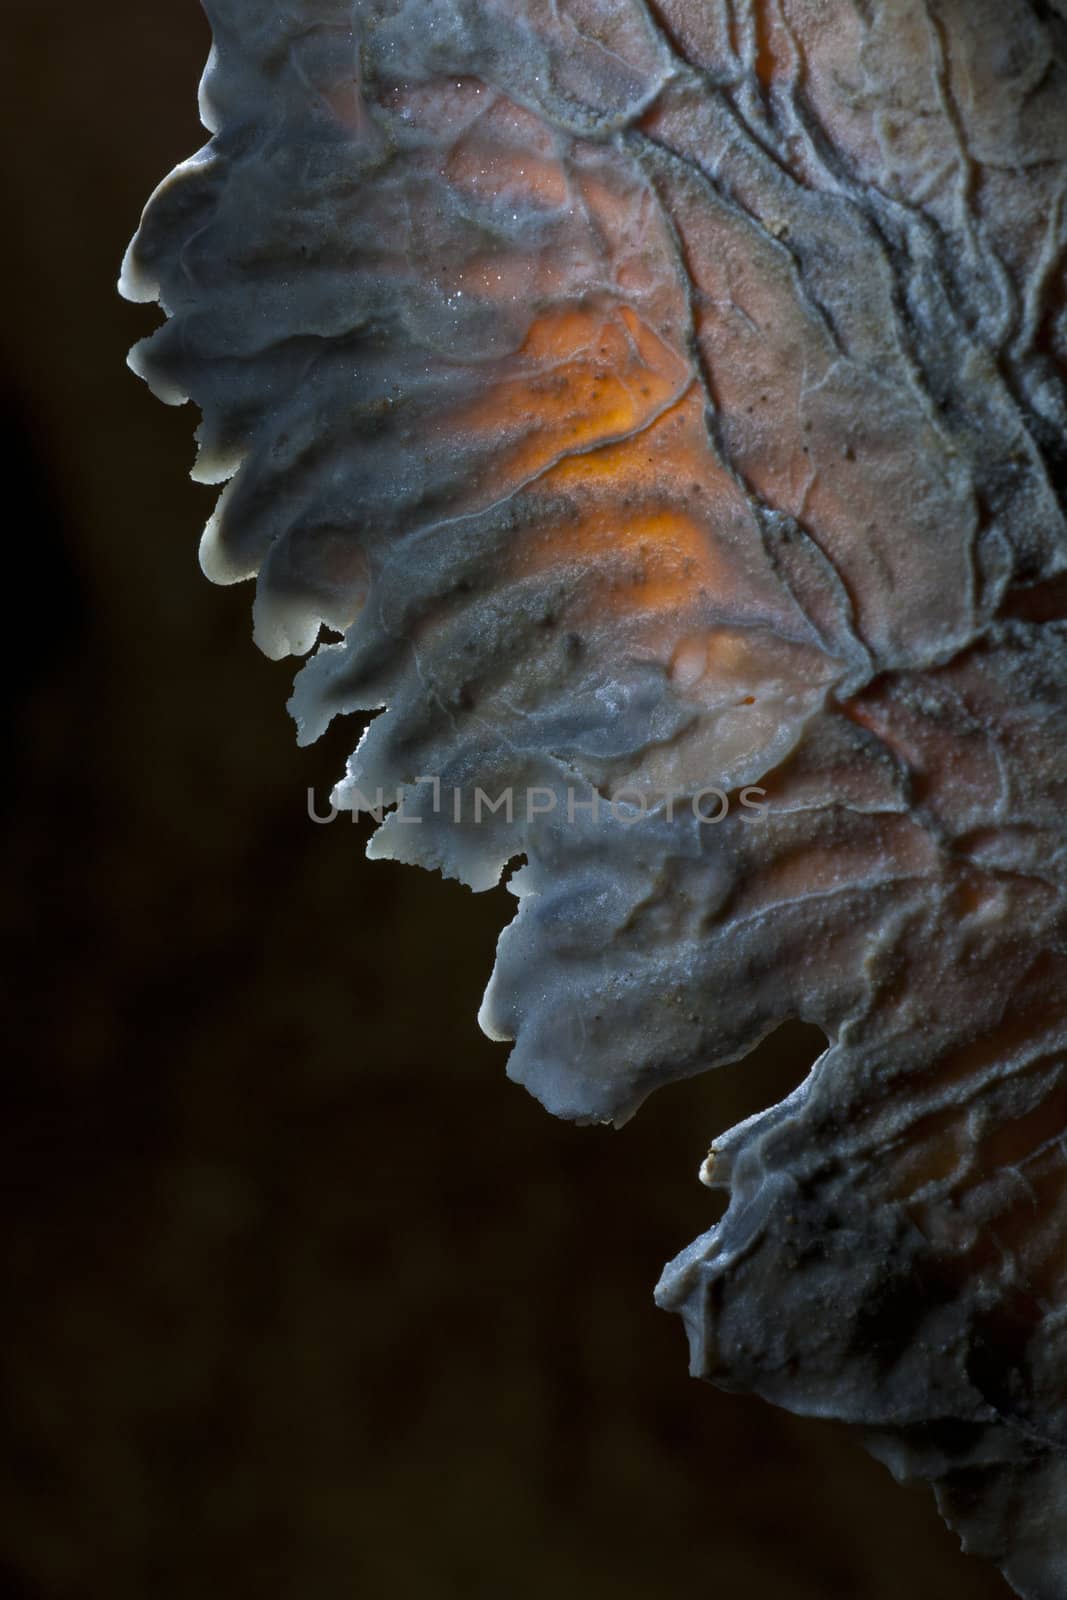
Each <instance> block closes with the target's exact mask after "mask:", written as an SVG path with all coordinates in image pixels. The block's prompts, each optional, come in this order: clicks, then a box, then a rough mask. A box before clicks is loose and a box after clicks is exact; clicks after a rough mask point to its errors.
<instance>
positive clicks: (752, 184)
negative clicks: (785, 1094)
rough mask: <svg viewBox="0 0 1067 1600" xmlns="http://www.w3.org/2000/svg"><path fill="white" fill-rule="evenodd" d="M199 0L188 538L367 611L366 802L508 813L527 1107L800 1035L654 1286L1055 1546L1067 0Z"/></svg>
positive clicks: (346, 619)
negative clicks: (775, 1034)
mask: <svg viewBox="0 0 1067 1600" xmlns="http://www.w3.org/2000/svg"><path fill="white" fill-rule="evenodd" d="M207 9H208V11H209V14H210V17H211V21H212V25H213V29H214V35H215V49H214V52H213V55H212V60H211V63H210V65H209V69H208V73H207V75H206V77H205V81H204V87H203V92H202V115H203V119H204V121H205V124H206V125H207V126H208V128H209V129H210V130H211V131H212V134H213V138H212V140H211V142H210V143H209V145H208V146H207V147H206V149H205V150H204V151H203V152H202V153H201V154H200V155H199V156H197V157H195V158H194V159H193V160H191V161H190V162H188V163H186V164H185V165H184V166H183V167H181V168H179V169H178V170H177V172H175V173H174V174H173V175H172V176H171V177H170V178H169V179H168V180H167V181H166V182H165V183H164V184H163V185H162V187H161V188H160V190H159V191H158V192H157V194H156V195H155V196H154V198H153V200H152V202H151V204H150V206H149V208H148V210H147V212H146V216H145V219H144V222H143V224H142V227H141V230H140V232H139V234H138V236H137V239H136V240H135V241H134V244H133V246H132V247H131V251H130V254H129V257H128V259H127V263H126V266H125V269H124V274H123V288H124V292H126V293H127V294H128V295H129V296H131V297H132V298H137V299H158V300H159V302H160V304H161V305H162V306H163V308H164V310H165V311H166V312H167V314H168V317H169V321H168V322H167V324H166V325H165V326H164V327H163V328H162V329H161V330H160V331H159V332H158V333H157V334H155V335H154V336H153V337H152V338H151V339H150V340H148V341H146V342H145V343H144V344H143V345H141V346H139V347H138V348H137V350H136V351H135V352H134V356H133V358H132V360H133V364H134V366H135V368H136V370H138V371H139V372H141V373H142V374H143V375H144V376H145V377H146V378H147V379H148V381H149V382H150V383H151V384H152V386H153V388H154V389H155V390H156V392H157V393H158V394H159V395H160V397H161V398H163V399H165V400H167V401H170V402H178V401H181V400H184V399H186V398H191V399H193V400H194V401H195V402H196V404H197V405H198V406H199V407H200V408H201V410H202V412H203V417H204V420H203V424H202V427H201V430H200V455H199V460H198V465H197V469H196V474H197V476H199V477H200V478H201V479H203V480H204V481H208V482H221V481H223V480H224V479H227V478H229V479H231V481H230V482H229V483H228V486H227V488H226V489H225V490H224V492H223V494H222V497H221V499H220V502H219V506H218V509H217V511H216V514H215V516H214V517H213V518H212V521H211V523H210V525H209V527H208V530H207V532H206V534H205V538H204V542H203V546H202V561H203V565H204V567H205V570H206V571H207V572H208V574H209V576H211V577H213V578H215V579H216V580H218V581H222V582H234V581H238V580H240V579H243V578H247V577H251V576H253V575H255V576H256V581H257V595H256V605H255V613H256V637H257V640H258V642H259V643H260V645H261V646H262V648H263V649H264V650H266V651H267V652H268V653H269V654H271V655H274V656H279V655H284V654H286V653H293V654H305V653H307V652H308V651H309V650H311V649H312V647H313V646H314V645H315V644H316V641H317V640H318V637H319V634H320V630H321V628H322V626H323V625H325V627H326V628H327V629H329V630H332V631H333V633H335V634H340V635H342V637H341V638H340V640H339V641H338V642H323V643H321V644H319V645H318V648H317V650H316V651H315V654H314V655H313V656H312V658H311V660H310V661H309V662H308V664H307V665H306V666H305V667H304V669H303V671H302V672H301V674H300V676H299V678H298V680H297V685H296V689H295V693H294V700H293V710H294V714H295V716H296V719H297V722H298V724H299V726H300V729H301V737H302V739H305V740H308V739H313V738H315V737H316V736H317V734H318V733H319V732H320V731H321V730H322V729H323V727H325V725H326V724H327V722H329V720H330V719H331V718H332V717H334V716H336V715H339V714H343V713H346V712H352V711H356V710H367V709H379V708H384V709H382V710H381V715H379V716H377V717H376V718H375V719H374V721H373V723H372V724H371V726H370V728H369V730H368V732H367V734H366V735H365V736H364V738H363V740H362V741H361V743H360V745H359V748H358V749H357V751H356V752H355V754H354V755H353V757H352V760H351V762H350V765H349V771H348V774H347V777H346V779H345V781H344V782H343V783H342V784H341V785H340V787H339V794H338V800H339V803H341V804H348V805H352V806H356V807H359V806H364V807H367V806H370V805H371V804H374V803H375V802H376V801H377V800H378V797H379V793H380V795H381V796H383V797H384V801H385V804H386V805H388V804H389V802H390V801H391V800H394V799H396V798H399V799H400V801H401V802H402V803H401V805H400V806H399V808H398V809H396V810H393V811H392V812H391V813H390V814H389V815H388V816H387V817H386V819H385V821H384V822H383V825H382V827H381V828H380V830H379V832H378V834H377V835H376V836H375V840H374V844H373V846H372V853H375V854H379V855H388V856H393V857H395V858H398V859H403V860H409V861H413V862H419V863H421V864H423V865H427V866H431V867H437V868H439V869H440V870H442V871H443V872H445V873H447V874H449V875H452V876H455V877H459V878H461V879H462V880H463V881H465V882H467V883H468V884H470V885H471V886H472V887H473V888H476V889H481V888H486V887H488V886H489V885H491V884H493V883H495V882H497V881H498V880H499V877H500V875H501V873H502V872H503V871H504V870H505V868H506V867H507V866H508V864H509V863H514V862H515V861H517V860H519V859H520V858H521V859H523V860H524V861H525V865H524V866H523V867H522V868H521V870H520V871H518V872H517V873H516V874H515V875H514V877H513V878H512V879H511V885H512V887H513V888H514V890H515V892H516V894H517V896H518V898H519V913H518V916H517V917H516V919H515V921H514V922H513V923H512V925H511V927H510V928H508V929H507V931H506V932H505V934H504V935H503V937H502V940H501V944H500V949H499V952H498V959H497V965H496V970H495V972H494V975H493V979H492V982H491V984H490V988H489V991H488V994H487V997H486V1002H485V1006H484V1010H483V1023H484V1026H485V1027H486V1028H487V1030H488V1031H489V1032H490V1033H491V1034H493V1035H494V1036H496V1037H500V1038H504V1039H510V1040H514V1041H515V1043H514V1048H513V1051H512V1054H511V1058H510V1065H509V1072H510V1073H511V1074H512V1076H514V1077H515V1078H517V1079H519V1080H520V1081H522V1082H524V1083H525V1084H526V1085H527V1086H528V1087H529V1088H530V1089H531V1090H532V1092H533V1093H534V1094H536V1095H537V1096H538V1097H539V1098H540V1099H541V1100H542V1101H543V1102H544V1103H545V1104H546V1106H548V1108H549V1109H550V1110H552V1111H554V1112H557V1113H559V1114H561V1115H564V1116H568V1117H571V1118H575V1119H578V1120H587V1121H614V1122H620V1121H622V1120H624V1119H625V1118H626V1117H628V1116H629V1115H631V1114H632V1112H633V1111H634V1110H635V1109H636V1108H637V1106H638V1105H639V1104H640V1102H641V1101H642V1100H643V1099H644V1098H645V1097H646V1096H647V1095H648V1094H649V1093H650V1092H651V1091H652V1090H653V1089H655V1088H656V1087H657V1086H659V1085H661V1084H663V1083H666V1082H669V1081H671V1080H672V1079H677V1078H680V1077H684V1076H689V1075H692V1074H694V1073H697V1072H700V1071H703V1070H704V1069H705V1068H707V1067H710V1066H714V1065H715V1064H717V1063H720V1062H726V1061H731V1060H736V1059H737V1058H739V1057H741V1056H743V1055H745V1054H746V1053H747V1052H748V1051H749V1050H750V1049H752V1048H753V1047H754V1046H755V1044H756V1043H758V1041H759V1040H760V1039H761V1038H763V1037H764V1036H765V1035H766V1034H767V1033H768V1032H769V1031H770V1030H771V1029H772V1028H773V1027H774V1026H776V1025H777V1024H778V1023H779V1022H781V1021H782V1020H784V1019H787V1018H790V1017H799V1018H802V1019H804V1020H806V1021H809V1022H814V1023H817V1024H818V1025H819V1026H820V1027H821V1028H822V1029H823V1030H824V1031H825V1033H826V1035H827V1039H828V1049H827V1051H826V1053H825V1054H824V1055H823V1056H822V1057H821V1058H820V1060H819V1061H818V1062H817V1064H816V1066H815V1067H814V1068H813V1070H812V1072H811V1074H810V1076H809V1078H808V1079H807V1081H806V1082H805V1083H804V1084H803V1085H802V1087H801V1088H800V1089H799V1090H797V1091H796V1093H794V1094H793V1095H792V1096H791V1097H790V1098H789V1099H788V1100H787V1101H785V1102H783V1103H782V1104H780V1105H778V1106H775V1107H773V1108H771V1109H770V1110H768V1111H767V1112H766V1113H765V1114H763V1115H761V1116H758V1117H755V1118H753V1119H751V1120H749V1121H748V1122H745V1123H743V1124H742V1125H741V1126H739V1127H738V1128H736V1129H734V1130H733V1132H732V1133H730V1134H728V1135H726V1136H725V1137H723V1138H721V1139H720V1140H718V1141H717V1144H716V1146H715V1148H714V1149H713V1151H712V1153H711V1155H710V1156H709V1159H708V1162H707V1164H706V1167H705V1170H704V1177H705V1180H706V1181H707V1182H709V1183H711V1184H712V1185H713V1186H716V1187H719V1186H721V1187H723V1188H724V1189H725V1191H726V1192H727V1194H728V1197H729V1204H728V1208H727V1211H726V1213H725V1216H724V1217H723V1220H722V1221H721V1223H720V1224H719V1225H718V1226H717V1227H715V1228H714V1229H713V1230H712V1231H711V1232H710V1233H709V1234H707V1235H705V1236H704V1237H703V1238H701V1239H699V1240H698V1241H696V1243H695V1244H694V1245H692V1246H691V1247H690V1249H689V1250H687V1251H686V1252H684V1253H683V1255H682V1256H680V1257H679V1258H678V1259H677V1260H676V1261H675V1262H674V1263H672V1264H671V1265H670V1266H669V1267H668V1268H667V1270H666V1272H665V1274H664V1277H663V1280H662V1282H661V1285H660V1288H659V1291H658V1293H659V1297H660V1299H661V1303H663V1304H664V1305H667V1306H670V1307H672V1308H674V1309H677V1310H679V1311H680V1312H681V1313H682V1315H683V1317H684V1318H685V1321H686V1325H687V1328H688V1330H689V1335H690V1343H691V1348H692V1353H693V1368H694V1371H696V1372H698V1373H700V1374H701V1375H704V1376H708V1377H711V1378H713V1379H714V1380H715V1381H716V1382H718V1383H720V1384H723V1385H724V1386H727V1387H735V1388H741V1389H749V1390H754V1391H756V1392H758V1393H760V1394H763V1395H764V1396H766V1397H767V1398H769V1399H772V1400H774V1401H775V1402H777V1403H779V1404H782V1405H785V1406H788V1407H790V1408H791V1409H793V1410H796V1411H801V1412H808V1413H815V1414H821V1415H826V1416H833V1417H839V1418H843V1419H845V1420H849V1421H852V1422H855V1423H857V1424H859V1425H860V1427H861V1428H862V1429H863V1431H864V1433H865V1435H866V1437H867V1439H868V1442H869V1444H870V1445H871V1448H872V1449H874V1450H875V1452H876V1453H877V1454H879V1455H880V1456H881V1457H882V1458H883V1459H885V1460H886V1461H887V1463H888V1464H889V1465H890V1467H891V1468H892V1470H893V1471H894V1472H896V1473H897V1474H898V1475H900V1476H901V1477H914V1476H919V1477H925V1478H928V1479H930V1480H932V1482H933V1483H934V1486H935V1489H936V1492H937V1494H938V1499H939V1503H940V1505H941V1507H942V1510H943V1512H944V1515H945V1516H946V1518H947V1520H948V1521H949V1522H950V1523H951V1524H952V1525H953V1526H954V1527H956V1528H957V1529H958V1530H959V1531H960V1533H961V1535H962V1537H963V1540H964V1544H965V1547H966V1548H968V1549H972V1550H975V1551H977V1552H980V1553H982V1554H985V1555H988V1556H989V1557H991V1558H992V1559H994V1560H995V1561H997V1562H999V1563H1000V1565H1001V1566H1002V1567H1003V1569H1004V1571H1005V1573H1006V1575H1007V1577H1008V1578H1009V1580H1010V1581H1011V1582H1012V1584H1013V1585H1014V1586H1015V1587H1016V1589H1017V1590H1018V1592H1019V1593H1020V1594H1022V1595H1024V1596H1027V1597H1030V1600H1054V1597H1058V1596H1061V1595H1062V1594H1063V1593H1064V1592H1065V1590H1067V1520H1065V1519H1067V1482H1065V1481H1064V1480H1065V1475H1067V1464H1065V1457H1067V1385H1065V1382H1064V1376H1063V1374H1064V1372H1065V1371H1067V1361H1065V1355H1067V1351H1065V1348H1064V1346H1065V1339H1064V1333H1063V1326H1064V1307H1065V1299H1067V1294H1065V1291H1067V1274H1065V1270H1064V1266H1063V1238H1064V1221H1065V1217H1064V1205H1065V1200H1064V1192H1063V1191H1064V1178H1065V1163H1064V1147H1063V1142H1062V1140H1063V1132H1064V1112H1065V1110H1067V1060H1065V1055H1067V988H1065V983H1064V978H1065V974H1067V906H1065V895H1064V889H1065V869H1064V821H1063V819H1064V814H1065V803H1067V756H1065V753H1064V752H1065V747H1067V696H1065V690H1067V621H1065V619H1067V527H1065V507H1067V488H1065V440H1067V390H1065V385H1064V373H1065V370H1067V309H1065V308H1067V294H1065V282H1067V208H1065V204H1064V201H1065V196H1067V8H1065V7H1064V6H1063V5H1060V4H1058V3H1057V4H1050V5H1046V4H1038V3H1036V0H1035V3H1033V4H1027V3H1025V0H1011V3H1009V4H1003V3H999V0H998V3H996V4H994V3H993V0H938V3H932V0H931V3H929V4H913V3H910V0H892V3H884V0H883V3H881V4H875V5H871V6H867V5H860V4H852V3H847V0H832V3H830V4H817V3H816V0H781V3H780V4H771V3H770V0H767V3H761V4H750V5H742V4H733V5H731V4H729V3H727V4H724V5H723V6H721V7H719V6H709V5H704V4H698V3H696V0H662V3H660V4H658V5H656V6H653V5H651V4H648V5H645V4H642V3H640V0H632V3H630V4H627V5H619V4H618V3H617V0H611V3H609V0H571V3H569V4H563V3H562V0H509V3H506V4H505V3H504V0H418V3H417V4H416V3H415V0H356V3H354V4H352V3H349V4H341V3H339V0H298V3H297V0H294V3H293V4H292V5H288V6H285V7H278V8H270V11H269V14H267V15H265V14H264V11H263V8H262V7H259V6H255V5H253V4H251V3H250V0H210V3H209V4H208V6H207ZM416 817H417V818H418V819H419V820H418V821H417V823H415V822H414V820H413V819H414V818H416Z"/></svg>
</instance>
